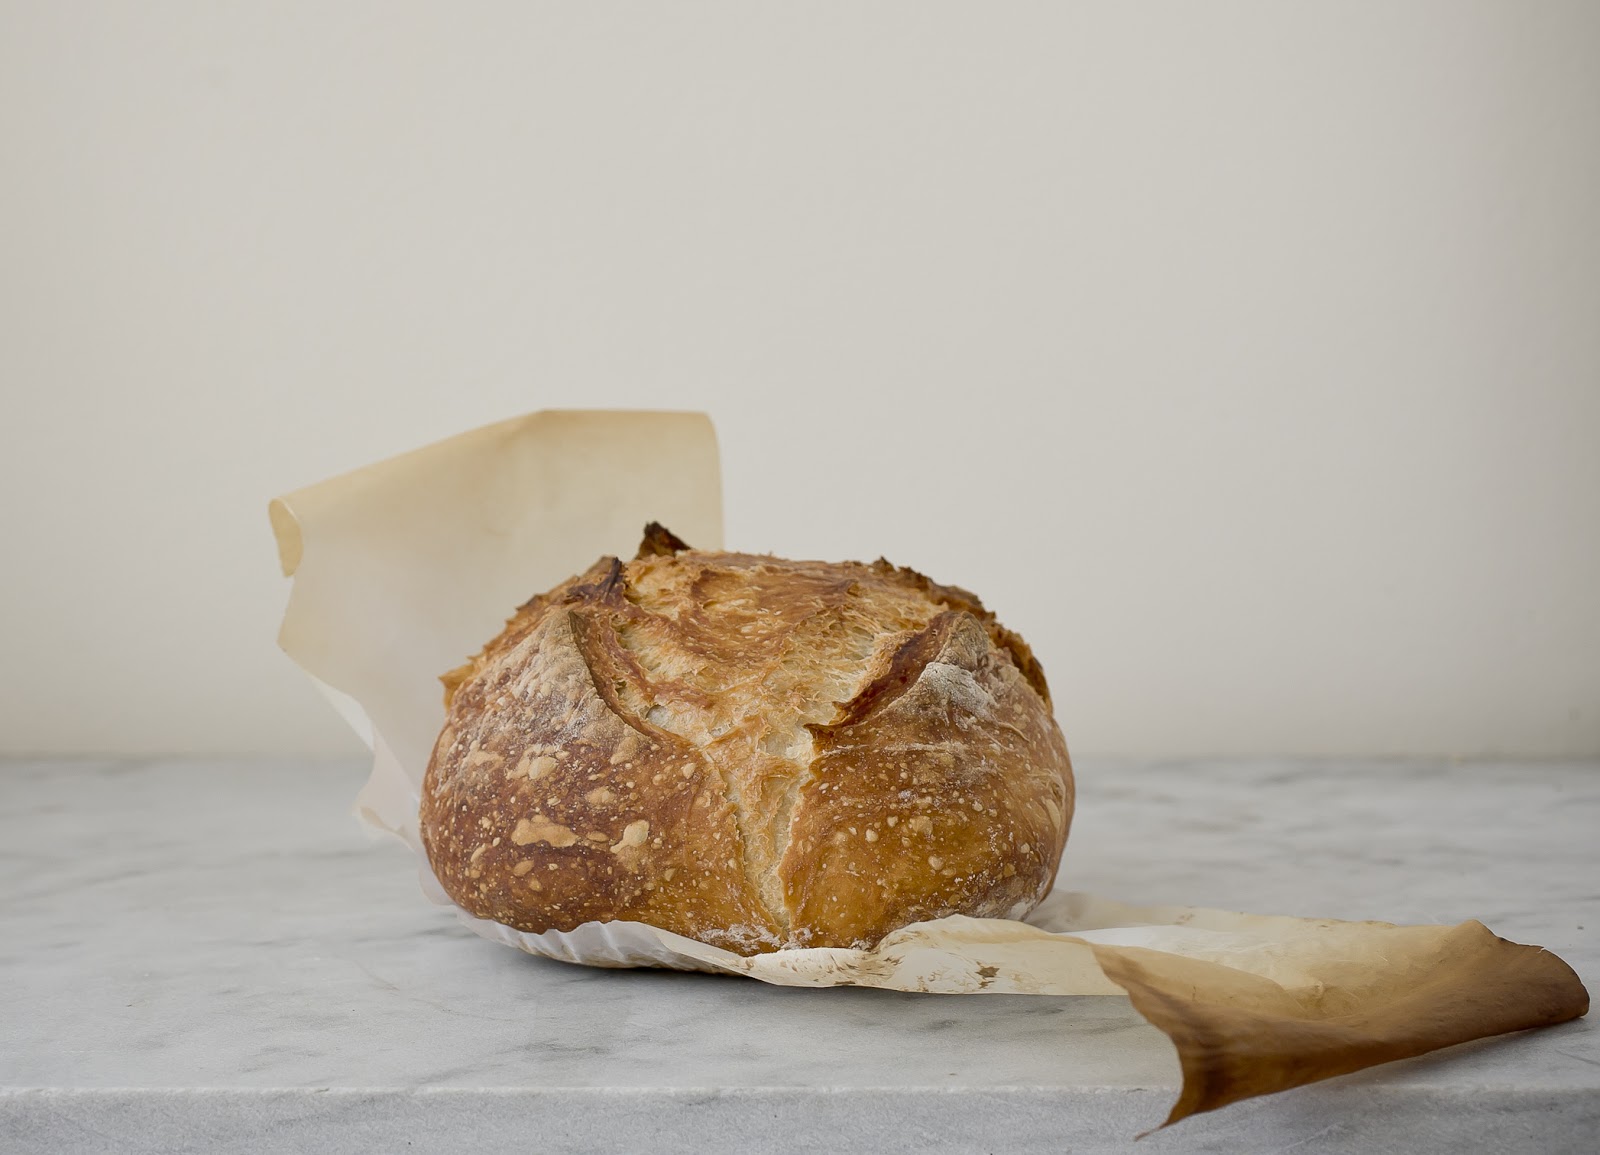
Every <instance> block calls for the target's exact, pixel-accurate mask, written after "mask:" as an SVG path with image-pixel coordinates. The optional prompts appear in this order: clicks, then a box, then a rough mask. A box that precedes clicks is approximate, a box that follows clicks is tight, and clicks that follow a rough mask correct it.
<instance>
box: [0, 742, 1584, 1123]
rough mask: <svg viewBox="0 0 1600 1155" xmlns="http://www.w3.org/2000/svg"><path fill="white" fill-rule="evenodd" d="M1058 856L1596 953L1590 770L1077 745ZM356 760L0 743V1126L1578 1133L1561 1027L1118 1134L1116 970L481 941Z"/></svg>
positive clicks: (1103, 878)
mask: <svg viewBox="0 0 1600 1155" xmlns="http://www.w3.org/2000/svg"><path fill="white" fill-rule="evenodd" d="M1078 772H1079V783H1080V797H1079V809H1078V818H1077V821H1076V822H1075V824H1074V829H1073V834H1072V839H1071V842H1070V844H1069V847H1068V853H1067V859H1066V863H1065V866H1064V867H1063V870H1062V881H1063V883H1064V884H1065V885H1068V886H1070V887H1071V888H1073V889H1077V890H1088V891H1093V892H1096V893H1100V894H1104V895H1107V896H1109V897H1115V898H1121V899H1125V900H1129V901H1134V902H1146V901H1148V902H1176V903H1190V904H1194V905H1208V906H1225V907H1231V908H1236V909H1246V910H1252V911H1257V912H1261V913H1290V914H1306V915H1327V916H1333V917H1340V918H1382V919H1388V920H1391V921H1396V922H1457V921H1460V920H1462V919H1465V918H1478V919H1481V920H1483V921H1484V922H1486V923H1487V924H1488V925H1489V926H1490V927H1491V928H1492V929H1494V930H1495V931H1497V932H1499V933H1500V934H1502V935H1504V936H1506V937H1507V938H1512V939H1516V940H1518V941H1521V942H1534V943H1539V944H1541V945H1544V946H1547V947H1549V948H1550V949H1552V950H1554V951H1556V952H1557V953H1559V954H1560V955H1562V957H1564V958H1565V959H1566V960H1567V961H1568V962H1570V963H1571V964H1572V965H1573V967H1574V968H1576V970H1577V971H1578V973H1579V974H1580V975H1581V976H1582V977H1583V978H1584V979H1585V981H1586V982H1587V983H1588V985H1589V986H1590V987H1591V989H1592V988H1593V987H1594V985H1595V980H1596V978H1597V977H1600V870H1597V869H1596V868H1597V865H1600V854H1597V849H1596V848H1597V845H1600V838H1597V837H1596V835H1597V832H1600V764H1596V763H1588V764H1578V765H1572V764H1562V765H1555V764H1526V765H1489V764H1478V763H1468V764H1461V765H1446V764H1443V763H1432V762H1366V763H1348V762H1255V763H1249V764H1239V763H1221V762H1202V761H1194V762H1169V763H1160V764H1151V763H1131V762H1129V763H1116V762H1095V761H1087V760H1086V761H1085V762H1084V763H1083V764H1081V765H1080V766H1079V767H1078ZM362 776H363V770H362V768H361V767H358V766H356V765H354V764H351V763H322V764H317V763H304V762H284V761H263V760H255V761H227V762H219V761H206V762H172V761H149V760H145V761H135V760H127V761H100V762H65V761H43V762H28V761H13V762H9V763H0V1150H3V1151H5V1152H9V1153H22V1152H44V1151H50V1152H56V1151H85V1152H113V1151H115V1152H145V1151H151V1152H154V1151H161V1152H180V1151H196V1152H200V1151H215V1150H225V1149H243V1150H250V1151H253V1152H267V1151H285V1152H288V1151H307V1150H326V1151H340V1152H355V1151H394V1150H397V1149H402V1148H404V1147H407V1146H415V1147H416V1148H417V1149H423V1150H451V1149H461V1150H471V1151H473V1152H489V1151H501V1150H504V1151H513V1150H515V1151H518V1152H523V1153H526V1152H530V1151H562V1152H587V1151H596V1152H599V1151H613V1150H623V1149H632V1150H641V1151H651V1152H657V1151H660V1152H671V1151H704V1150H708V1149H710V1150H718V1149H730V1150H745V1151H769V1150H770V1151H885V1152H887V1151H918V1152H938V1151H962V1152H969V1151H971V1152H978V1151H1051V1152H1060V1151H1068V1150H1070V1151H1075V1152H1090V1151H1108V1152H1109V1151H1134V1150H1138V1151H1144V1152H1147V1153H1151V1155H1158V1153H1160V1152H1164V1151H1216V1152H1244V1151H1279V1150H1284V1149H1286V1148H1291V1147H1298V1145H1301V1144H1303V1145H1304V1146H1303V1147H1298V1149H1303V1150H1305V1151H1319V1152H1330V1151H1331V1152H1369V1151H1370V1152H1378V1151H1393V1150H1415V1151H1434V1150H1437V1151H1458V1150H1529V1151H1540V1152H1545V1153H1553V1152H1562V1151H1574V1152H1576V1151H1585V1152H1592V1151H1594V1150H1595V1149H1596V1147H1597V1146H1600V1141H1597V1139H1596V1136H1597V1135H1600V1033H1597V1031H1596V1029H1595V1028H1594V1027H1593V1025H1592V1023H1591V1021H1590V1020H1582V1021H1579V1022H1574V1023H1568V1024H1565V1025H1563V1026H1559V1027H1555V1028H1550V1029H1547V1030H1544V1031H1535V1032H1528V1033H1524V1034H1520V1035H1516V1036H1511V1037H1507V1038H1502V1039H1498V1040H1490V1041H1485V1042H1480V1043H1474V1044H1469V1045H1467V1046H1464V1047H1457V1048H1453V1049H1451V1050H1450V1051H1447V1052H1442V1053H1440V1054H1438V1055H1434V1056H1427V1057H1424V1058H1422V1059H1416V1060H1411V1061H1408V1062H1405V1063H1398V1064H1391V1065H1389V1066H1387V1067H1382V1068H1378V1069H1376V1070H1372V1071H1367V1072H1363V1073H1361V1074H1358V1075H1353V1076H1348V1077H1346V1078H1343V1079H1336V1080H1332V1081H1330V1082H1328V1083H1324V1084H1319V1085H1317V1086H1313V1087H1308V1088H1303V1089H1301V1090H1297V1091H1293V1092H1289V1093H1287V1094H1284V1095H1279V1096H1274V1097H1271V1098H1267V1099H1260V1100H1254V1101H1251V1102H1248V1103H1243V1104H1238V1105H1236V1106H1233V1107H1229V1108H1227V1109H1225V1110H1223V1111H1220V1112H1217V1113H1215V1114H1212V1115H1208V1116H1201V1117H1197V1118H1195V1119H1191V1120H1188V1121H1186V1122H1184V1123H1182V1124H1180V1125H1179V1126H1178V1127H1176V1128H1173V1129H1171V1130H1168V1131H1163V1132H1160V1133H1158V1134H1157V1135H1155V1136H1152V1137H1151V1138H1150V1139H1147V1140H1145V1141H1144V1142H1141V1143H1139V1144H1138V1145H1137V1147H1135V1146H1134V1145H1133V1143H1132V1139H1133V1136H1134V1135H1135V1134H1136V1133H1137V1132H1139V1131H1142V1130H1145V1129H1147V1128H1148V1127H1150V1126H1153V1125H1154V1124H1156V1123H1157V1122H1159V1121H1160V1119H1161V1118H1162V1117H1163V1116H1164V1114H1165V1111H1166V1109H1167V1107H1168V1106H1169V1105H1170V1103H1171V1101H1172V1100H1173V1098H1174V1097H1175V1095H1176V1089H1177V1082H1178V1069H1177V1061H1176V1058H1175V1057H1174V1054H1173V1051H1172V1049H1171V1047H1170V1045H1169V1044H1168V1043H1167V1042H1166V1040H1165V1038H1164V1037H1163V1036H1162V1035H1161V1034H1160V1033H1159V1032H1157V1031H1156V1030H1155V1029H1154V1028H1152V1027H1150V1026H1148V1025H1147V1024H1145V1023H1144V1022H1143V1020H1141V1019H1140V1018H1139V1017H1138V1016H1137V1015H1136V1014H1135V1013H1134V1012H1133V1011H1132V1009H1131V1008H1130V1007H1129V1006H1128V1004H1127V1003H1126V1001H1125V1000H1122V999H1115V998H1076V999H1046V998H1028V997H1024V996H999V995H996V996H982V997H941V996H929V995H910V994H898V993H894V992H885V991H871V990H860V989H835V990H828V991H808V990H795V989H783V988H774V987H766V986H763V985H761V984H758V983H754V982H750V981H746V980H740V979H729V978H719V977H713V976H706V975H688V974H668V973H656V972H638V971H635V972H611V971H595V970H586V969H582V968H577V967H569V966H565V965H563V964H560V963H554V962H550V961H547V960H542V959H534V958H529V957H525V956H522V955H519V954H517V953H516V952H513V951H511V950H508V949H506V948H504V947H500V946H497V945H494V944H492V943H488V942H485V941H483V940H482V939H479V938H476V937H474V936H473V935H471V934H470V933H468V932H467V931H466V930H465V929H463V928H462V927H460V926H459V925H457V924H456V922H455V921H454V919H453V918H452V916H451V915H450V913H449V912H448V911H445V910H442V909H439V908H436V907H432V906H430V905H428V904H427V903H426V902H425V901H424V900H423V899H422V897H421V895H420V893H419V891H418V889H417V886H416V882H415V878H414V875H413V872H412V867H411V861H410V858H409V856H408V854H407V852H406V851H405V850H404V849H403V848H401V847H399V846H398V845H397V844H391V843H388V842H373V841H371V840H370V839H369V838H368V837H367V835H365V834H364V833H363V832H362V830H361V829H360V828H359V827H358V826H357V825H356V823H355V822H354V820H353V819H351V818H350V817H348V812H349V807H350V802H351V800H352V798H353V797H354V794H355V791H356V789H357V787H358V785H359V783H360V781H361V779H362Z"/></svg>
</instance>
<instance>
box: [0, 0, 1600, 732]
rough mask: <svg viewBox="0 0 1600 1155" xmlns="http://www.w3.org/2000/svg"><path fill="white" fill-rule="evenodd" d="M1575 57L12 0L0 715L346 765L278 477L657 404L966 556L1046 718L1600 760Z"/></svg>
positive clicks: (847, 535)
mask: <svg viewBox="0 0 1600 1155" xmlns="http://www.w3.org/2000/svg"><path fill="white" fill-rule="evenodd" d="M1597 60H1600V5H1596V4H1594V3H1582V2H1580V3H1528V2H1523V0H1507V2H1503V3H1481V2H1480V3H1470V2H1462V0H1439V2H1431V3H1394V2H1388V0H1385V2H1381V3H1354V4H1352V3H1344V4H1319V5H1312V4H1283V3H1276V2H1273V3H1213V4H1205V5H1198V4H1188V3H1170V4H1141V5H1132V4H1112V3H1107V4H1093V5H1089V4H1073V3H1043V4H1019V3H990V4H948V3H927V2H919V3H903V4H902V3H896V4H887V3H876V4H874V3H866V4H861V3H844V4H824V5H816V4H770V5H768V4H752V3H727V4H707V3H680V4H670V5H669V4H647V3H640V4H627V5H618V4H605V3H593V4H534V3H493V4H489V3H477V4H471V3H468V4H445V3H438V4H419V3H399V2H392V0H389V2H372V3H335V4H329V3H326V2H322V0H318V2H315V3H274V4H260V3H245V4H240V3H218V2H214V0H203V2H194V3H141V4H122V3H48V2H44V0H40V2H35V3H18V2H16V0H3V2H0V157H3V159H0V164H3V180H0V247H3V248H0V338H3V339H0V388H3V389H4V410H3V418H0V518H3V527H0V529H3V538H0V540H3V542H4V546H3V549H4V565H3V567H0V615H3V618H0V621H3V626H4V642H3V647H0V689H3V694H0V746H3V748H4V749H7V750H11V751H99V750H106V751H110V750H135V751H178V750H184V751H195V750H292V751H348V750H352V749H353V748H354V745H353V739H352V738H351V737H349V736H348V735H347V734H346V733H345V732H344V731H343V729H342V724H341V723H339V722H338V721H337V719H336V718H335V717H334V715H333V713H332V711H330V710H328V709H327V708H326V707H325V706H324V705H323V704H322V703H321V701H320V700H319V699H318V698H317V697H316V696H315V694H314V693H313V691H312V690H311V689H310V688H309V687H308V686H307V685H306V684H305V682H304V680H303V679H302V678H301V677H300V675H299V674H298V673H297V671H295V670H294V669H293V668H292V667H291V666H290V664H289V663H288V661H287V660H286V659H284V658H283V657H282V655H281V654H279V653H278V652H277V651H276V649H275V648H274V646H273V642H272V637H273V632H274V629H275V625H276V620H277V616H278V613H279V612H280V610H281V607H282V604H283V600H284V596H285V593H286V590H285V588H284V583H283V582H282V579H280V578H279V576H278V574H277V572H276V568H275V559H274V554H273V548H272V543H271V539H270V535H269V532H268V527H267V520H266V514H265V505H266V501H267V499H268V498H269V497H271V496H272V495H274V494H276V493H278V492H280V491H284V490H287V489H290V488H294V487H296V486H298V485H301V484H305V483H308V482H311V481H314V480H317V479H320V478H322V477H324V476H326V475H329V474H331V473H334V472H338V471H341V470H344V469H346V468H349V467H352V466H355V465H358V464H361V463H364V462H367V461H369V460H373V459H376V458H379V457H382V456H386V455H389V454H391V453H394V452H397V451H400V450H404V449H407V448H410V447H412V446H415V445H418V444H421V443H423V442H426V441H430V440H433V439H436V438H438V437H441V436H444V435H446V434H449V433H452V432H455V431H458V430H461V429H464V428H467V427H470V426H473V425H477V424H481V423H484V422H488V421H491V420H495V419H498V418H501V417H505V416H510V415H512V414H515V413H519V412H523V411H526V410H530V409H535V408H540V407H545V406H595V407H605V406H644V407H667V408H696V409H705V410H708V411H709V412H711V413H712V415H713V416H714V417H715V419H716V421H717V423H718V426H719V429H720V433H721V437H722V440H723V448H724V469H725V480H726V492H727V497H726V502H727V525H728V533H729V539H730V541H731V542H733V543H736V544H737V545H739V546H742V547H746V548H751V549H761V550H774V551H779V552H784V553H789V554H797V555H811V556H823V557H833V558H837V557H863V558H866V557H872V556H876V555H877V554H879V553H883V554H887V555H888V556H889V557H890V558H892V559H894V560H896V561H898V562H902V563H907V564H911V565H915V566H917V567H919V568H923V569H925V570H927V571H929V572H931V573H932V574H934V575H936V576H937V577H938V578H940V579H941V580H946V581H953V582H957V583H960V584H963V585H967V586H970V587H972V588H974V589H976V590H978V591H980V592H981V593H982V594H983V595H984V596H985V598H986V599H987V600H988V601H989V602H990V603H991V604H992V605H993V606H995V607H996V608H997V609H998V610H999V611H1000V612H1001V614H1002V616H1003V618H1004V619H1005V620H1006V621H1007V622H1008V623H1010V624H1012V625H1014V626H1015V627H1017V628H1018V629H1020V630H1021V631H1023V632H1024V633H1025V634H1026V635H1027V636H1028V637H1029V638H1030V639H1031V640H1032V641H1033V642H1034V644H1035V646H1036V648H1037V649H1038V651H1039V652H1040V654H1041V655H1042V656H1043V658H1044V661H1045V664H1046V667H1047V669H1048V671H1049V673H1050V675H1051V678H1052V681H1053V684H1054V686H1055V688H1056V691H1057V697H1058V699H1059V703H1060V712H1061V714H1062V717H1063V722H1064V725H1065V728H1066V731H1067V734H1068V738H1069V741H1070V742H1071V743H1072V745H1073V746H1074V748H1075V749H1076V750H1077V751H1078V752H1080V753H1089V752H1125V753H1158V754H1165V753H1179V752H1190V753H1206V752H1211V753H1233V752H1311V753H1360V754H1389V753H1406V752H1435V753H1438V752H1444V753H1460V754H1483V753H1518V754H1534V755H1543V754H1549V755H1558V754H1583V753H1587V754H1593V753H1596V752H1600V657H1597V655H1600V601H1597V596H1596V592H1597V591H1600V453H1597V439H1600V68H1597V67H1596V61H1597ZM588 560H590V559H586V558H576V559H573V564H574V566H575V567H576V566H578V565H581V564H583V563H585V562H587V561H588ZM530 592H532V591H530Z"/></svg>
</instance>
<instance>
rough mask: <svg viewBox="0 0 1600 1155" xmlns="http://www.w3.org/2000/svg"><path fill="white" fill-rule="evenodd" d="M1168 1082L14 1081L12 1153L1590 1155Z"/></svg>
mask: <svg viewBox="0 0 1600 1155" xmlns="http://www.w3.org/2000/svg"><path fill="white" fill-rule="evenodd" d="M1171 1099H1172V1091H1171V1090H1168V1089H1155V1088H1150V1089H1131V1088H1106V1089H1103V1090H1095V1089H1090V1088H1083V1089H1073V1090H1063V1089H1060V1088H988V1089H973V1088H963V1089H946V1088H916V1087H909V1088H907V1087H888V1088H851V1089H848V1090H830V1089H826V1088H794V1087H782V1088H739V1089H725V1088H724V1089H713V1088H706V1089H697V1088H670V1089H654V1088H642V1089H619V1088H420V1089H419V1088H409V1089H399V1088H394V1089H385V1088H365V1089H363V1088H321V1089H318V1088H260V1089H242V1088H210V1089H205V1088H196V1089H152V1088H33V1089H28V1088H6V1089H0V1137H3V1140H4V1142H3V1147H4V1150H5V1151H6V1152H8V1153H9V1155H35V1153H40V1155H42V1153H45V1152H49V1153H52V1155H54V1153H57V1152H62V1151H73V1152H83V1153H84V1155H111V1153H115V1155H123V1153H133V1152H138V1153H144V1152H158V1151H159V1152H169V1153H183V1152H197V1153H198V1152H211V1151H221V1150H249V1151H252V1152H269V1153H270V1152H296V1153H298V1152H303V1151H310V1150H316V1151H326V1152H335V1153H338V1155H352V1153H357V1152H362V1153H364V1152H392V1151H397V1150H404V1149H407V1148H411V1149H416V1150H463V1151H466V1150H470V1151H472V1152H474V1153H491V1152H502V1151H504V1152H508V1153H509V1152H516V1153H518V1155H526V1152H528V1151H531V1150H542V1151H561V1152H563V1153H566V1155H578V1153H589V1152H595V1153H599V1152H615V1151H623V1150H636V1151H650V1152H662V1153H670V1155H675V1153H679V1152H682V1153H685V1155H687V1153H690V1152H693V1153H695V1155H701V1153H703V1152H705V1151H707V1150H744V1151H777V1150H782V1151H787V1152H802V1153H810V1152H834V1151H876V1152H917V1153H924V1155H925V1153H940V1152H1001V1151H1003V1152H1018V1153H1026V1152H1051V1153H1052V1155H1058V1153H1060V1152H1066V1151H1070V1152H1074V1153H1112V1152H1117V1153H1130V1152H1147V1153H1151V1155H1160V1153H1162V1152H1176V1151H1184V1152H1219V1153H1222V1152H1227V1153H1230V1155H1231V1153H1237V1152H1243V1151H1256V1150H1260V1151H1269V1150H1270V1151H1279V1150H1283V1149H1285V1148H1287V1147H1297V1146H1299V1145H1301V1144H1305V1148H1304V1149H1305V1150H1308V1151H1310V1150H1315V1151H1318V1152H1324V1153H1329V1155H1367V1153H1373V1152H1380V1151H1395V1150H1403V1151H1407V1152H1434V1151H1438V1152H1452V1153H1453V1152H1459V1151H1463V1150H1486V1151H1487V1150H1495V1151H1506V1150H1539V1151H1541V1152H1545V1153H1548V1155H1563V1153H1565V1152H1573V1153H1578V1152H1586V1153H1587V1152H1592V1151H1593V1150H1594V1146H1593V1144H1594V1136H1595V1135H1596V1134H1600V1096H1597V1095H1596V1094H1595V1093H1594V1092H1593V1091H1591V1090H1587V1089H1581V1088H1574V1089H1567V1090H1549V1091H1537V1090H1530V1089H1526V1088H1521V1089H1515V1090H1513V1089H1489V1088H1482V1089H1461V1088H1448V1089H1446V1088H1416V1087H1412V1088H1392V1087H1390V1088H1386V1087H1357V1086H1346V1087H1340V1086H1329V1087H1324V1088H1309V1089H1306V1090H1304V1091H1301V1092H1297V1093H1292V1094H1291V1095H1289V1096H1284V1097H1277V1098H1272V1099H1268V1100H1258V1101H1254V1102H1248V1103H1243V1104H1238V1105H1236V1106H1234V1107H1232V1108H1229V1109H1227V1110H1226V1111H1224V1112H1221V1113H1218V1114H1215V1115H1211V1116H1202V1117H1197V1118H1194V1119H1191V1120H1188V1121H1186V1122H1184V1123H1182V1124H1179V1125H1178V1126H1177V1127H1175V1128H1172V1129H1170V1130H1166V1131H1161V1132H1157V1133H1156V1134H1154V1135H1151V1136H1150V1137H1149V1138H1147V1139H1145V1140H1143V1141H1142V1142H1136V1139H1135V1137H1136V1136H1137V1135H1138V1134H1139V1133H1140V1132H1142V1131H1146V1130H1148V1129H1149V1128H1150V1127H1152V1126H1153V1125H1154V1124H1155V1123H1156V1122H1158V1121H1159V1120H1160V1119H1161V1118H1162V1117H1163V1116H1164V1114H1165V1111H1166V1108H1167V1107H1168V1105H1169V1104H1170V1102H1171Z"/></svg>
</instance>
